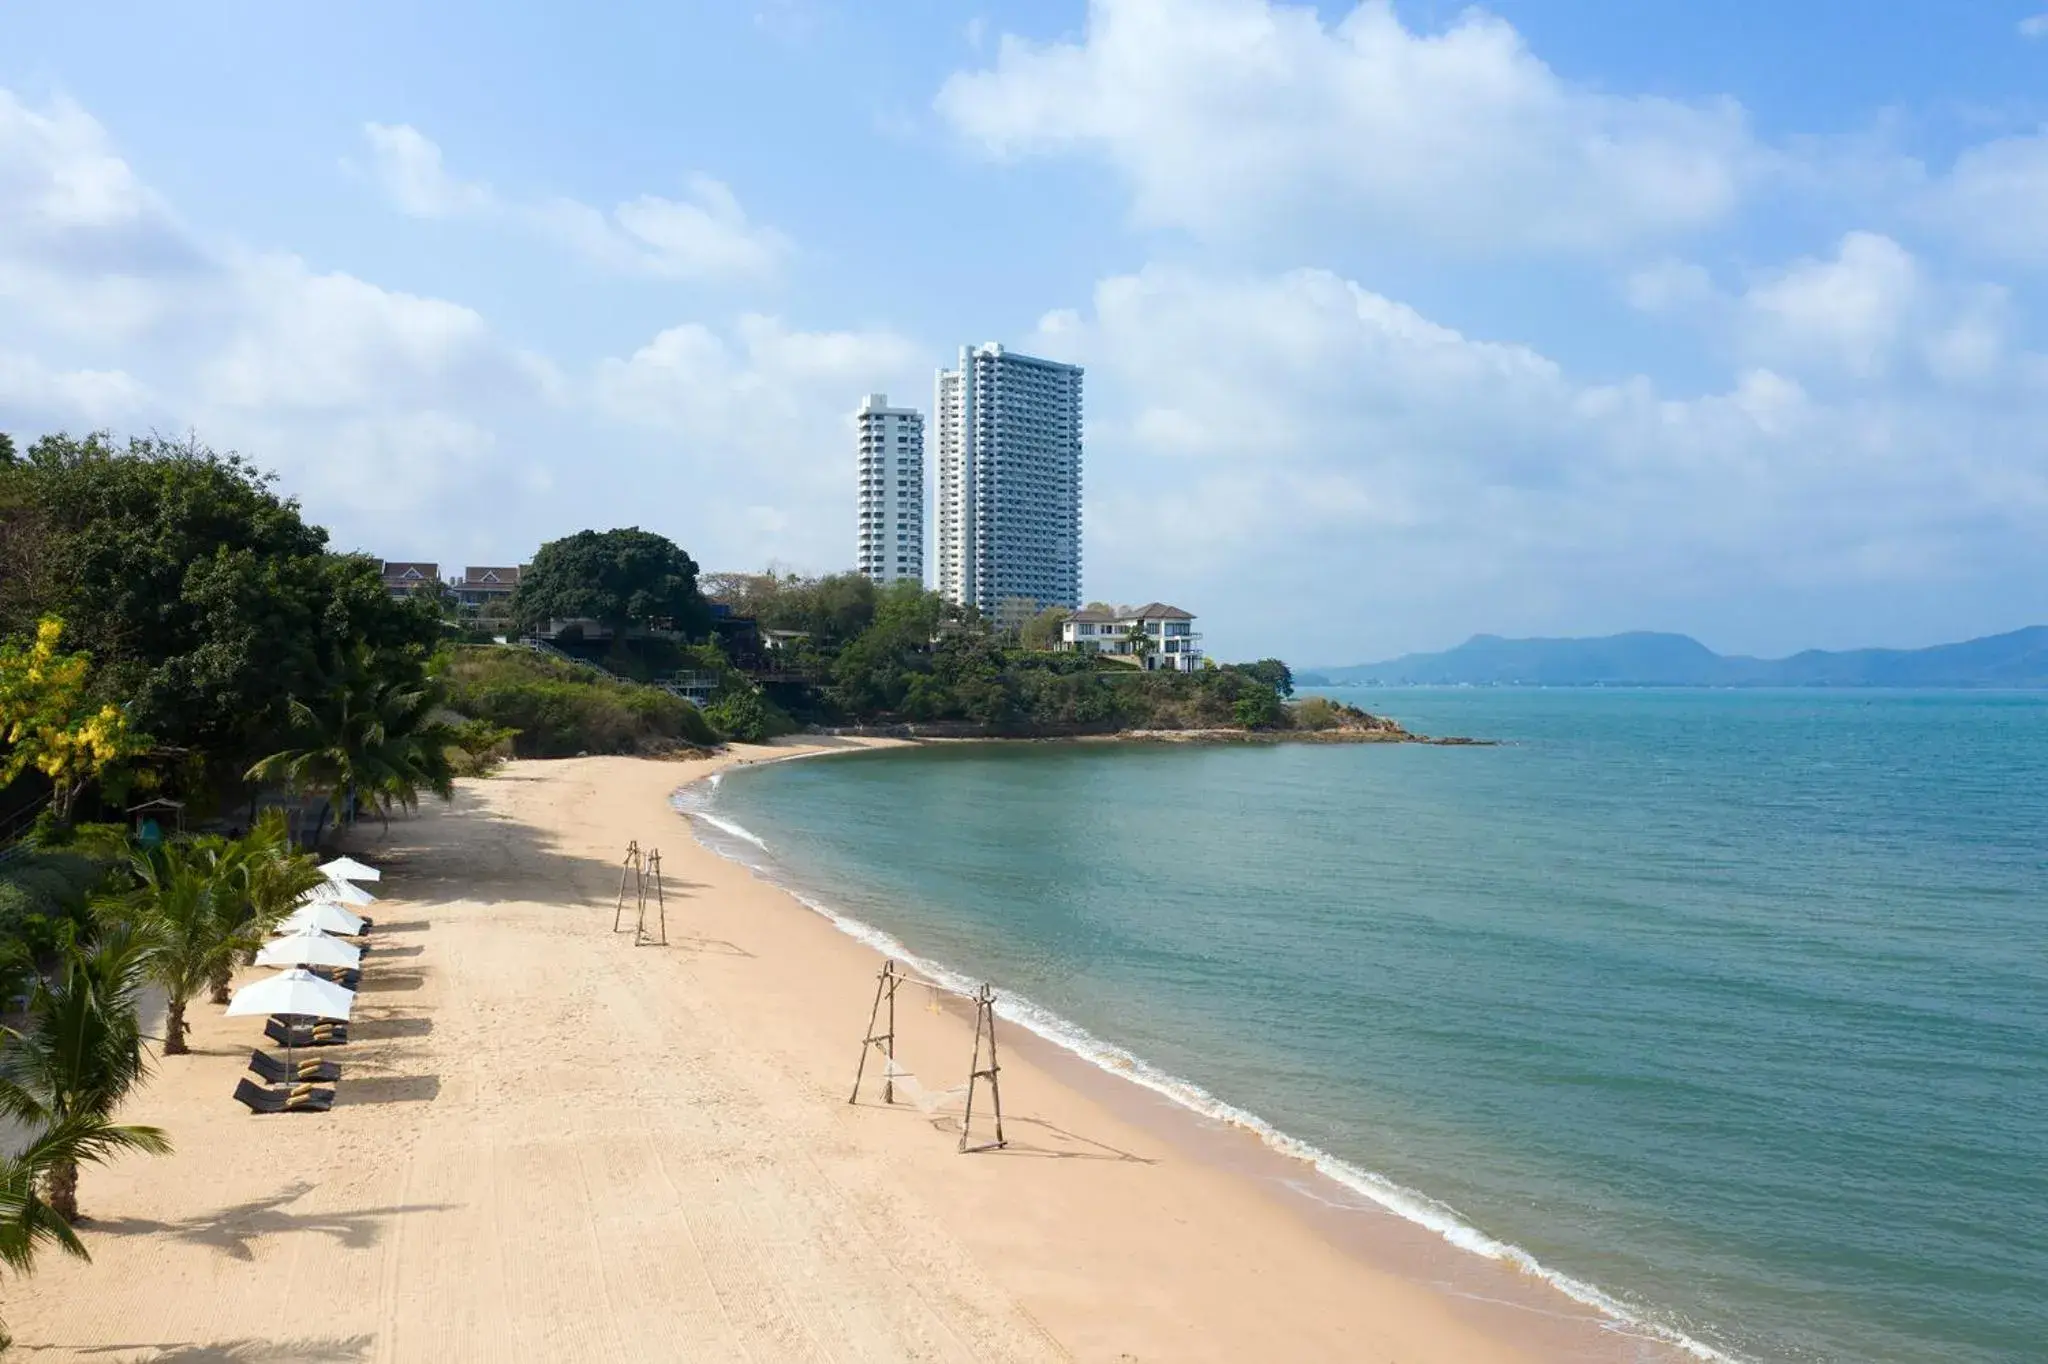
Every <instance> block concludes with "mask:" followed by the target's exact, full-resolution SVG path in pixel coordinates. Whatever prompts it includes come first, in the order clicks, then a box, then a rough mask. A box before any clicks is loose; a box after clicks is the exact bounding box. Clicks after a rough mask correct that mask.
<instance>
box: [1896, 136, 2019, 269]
mask: <svg viewBox="0 0 2048 1364" xmlns="http://www.w3.org/2000/svg"><path fill="white" fill-rule="evenodd" d="M1924 212H1925V213H1926V214H1927V215H1928V216H1929V217H1931V218H1932V219H1933V220H1934V221H1936V222H1938V223H1940V224H1941V225H1943V226H1945V227H1946V228H1948V229H1949V230H1950V231H1951V232H1953V233H1954V234H1955V235H1956V236H1958V237H1960V238H1961V239H1962V240H1963V241H1964V242H1966V243H1968V244H1969V245H1971V246H1973V247H1975V248H1976V249H1977V250H1979V251H1981V252H1983V253H1985V254H1987V255H1990V256H1996V257H2000V258H2003V259H2007V260H2013V261H2019V262H2023V263H2026V264H2030V265H2048V128H2044V129H2042V130H2040V131H2037V132H2034V133H2030V134H2026V135H2023V136H2018V137H2005V138H1999V139H1997V140H1996V141H1992V142H1986V143H1984V144H1982V145H1981V146H1976V147H1972V148H1970V149H1969V150H1967V151H1965V152H1964V153H1963V154H1962V155H1961V156H1959V157H1957V158H1956V163H1955V165H1954V167H1953V168H1952V169H1951V170H1950V171H1949V173H1948V174H1947V175H1946V176H1943V177H1941V178H1940V179H1939V180H1937V181H1935V182H1934V184H1933V185H1932V186H1931V187H1930V189H1929V192H1928V194H1927V197H1926V201H1925V206H1924Z"/></svg>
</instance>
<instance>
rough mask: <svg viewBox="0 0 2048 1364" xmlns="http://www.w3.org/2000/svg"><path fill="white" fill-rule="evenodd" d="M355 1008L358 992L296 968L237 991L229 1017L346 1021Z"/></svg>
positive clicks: (230, 1001) (229, 1008) (230, 1007)
mask: <svg viewBox="0 0 2048 1364" xmlns="http://www.w3.org/2000/svg"><path fill="white" fill-rule="evenodd" d="M355 1004H356V996H355V991H353V990H344V989H343V988H342V987H341V986H339V985H336V984H335V983H334V982H333V981H331V980H322V979H320V977H318V976H316V975H314V974H313V973H312V972H311V971H302V970H299V969H298V968H297V967H294V968H292V969H291V970H289V971H283V972H280V973H278V974H277V975H274V976H271V977H270V978H269V979H267V980H259V981H256V982H255V983H253V984H250V985H244V986H243V987H242V988H241V989H239V990H237V991H235V997H234V998H233V999H231V1000H229V1001H228V1013H229V1014H230V1015H231V1016H232V1015H239V1014H302V1015H304V1016H305V1017H308V1018H341V1019H346V1018H347V1017H348V1013H349V1010H350V1009H353V1008H354V1007H355Z"/></svg>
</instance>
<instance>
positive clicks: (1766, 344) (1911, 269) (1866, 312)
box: [1743, 232, 1925, 378]
mask: <svg viewBox="0 0 2048 1364" xmlns="http://www.w3.org/2000/svg"><path fill="white" fill-rule="evenodd" d="M1924 289H1925V284H1924V281H1923V280H1922V278H1921V272H1920V267H1919V264H1918V262H1916V261H1915V260H1914V259H1913V257H1912V255H1911V254H1910V253H1909V252H1908V251H1907V250H1906V249H1905V248H1904V247H1902V246H1900V245H1899V244H1898V243H1897V242H1895V241H1893V240H1892V239H1891V238H1889V237H1885V236H1880V235H1878V234H1877V233H1873V232H1851V233H1849V234H1848V235H1847V236H1845V237H1843V238H1842V241H1841V244H1840V246H1839V247H1838V248H1837V250H1836V252H1835V255H1834V256H1833V258H1831V259H1828V260H1802V261H1799V262H1797V263H1796V264H1794V265H1793V266H1791V267H1790V268H1789V269H1786V270H1784V271H1783V272H1782V273H1780V274H1778V275H1776V276H1775V277H1774V278H1770V279H1767V280H1764V281H1761V282H1759V283H1758V284H1757V285H1755V286H1754V287H1753V288H1751V289H1750V291H1749V293H1748V294H1747V295H1746V296H1745V297H1744V299H1743V308H1744V325H1745V328H1746V329H1747V332H1748V338H1749V343H1750V345H1751V346H1752V347H1753V348H1754V349H1755V350H1756V351H1758V352H1760V353H1763V354H1766V355H1770V356H1774V357H1777V358H1779V359H1780V360H1781V361H1782V362H1788V363H1795V364H1796V363H1801V362H1804V361H1807V360H1818V361H1821V362H1823V363H1826V364H1832V365H1836V366H1839V367H1840V368H1842V369H1843V370H1846V371H1847V372H1848V373H1850V374H1853V375H1856V376H1858V377H1861V378H1869V377H1873V376H1875V375H1878V374H1881V373H1882V372H1883V371H1884V370H1885V368H1886V366H1887V365H1888V364H1889V363H1890V360H1891V356H1892V353H1893V351H1894V349H1895V348H1896V346H1897V345H1898V343H1899V340H1900V337H1901V334H1902V332H1903V331H1904V329H1905V326H1906V322H1907V319H1908V318H1909V317H1910V316H1911V315H1912V314H1913V313H1914V312H1915V311H1916V310H1917V309H1918V308H1919V306H1920V304H1921V302H1922V300H1923V297H1924Z"/></svg>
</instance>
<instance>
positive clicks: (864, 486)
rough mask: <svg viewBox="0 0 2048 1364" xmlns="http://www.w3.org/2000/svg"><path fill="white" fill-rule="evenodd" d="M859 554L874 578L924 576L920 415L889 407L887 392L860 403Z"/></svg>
mask: <svg viewBox="0 0 2048 1364" xmlns="http://www.w3.org/2000/svg"><path fill="white" fill-rule="evenodd" d="M858 420H859V426H860V465H859V468H860V554H859V558H858V559H857V560H856V567H858V568H859V570H860V571H861V572H862V573H863V574H865V575H866V576H867V577H869V578H872V579H874V580H875V581H876V582H878V583H883V584H887V583H893V582H896V581H898V580H899V579H902V578H908V579H910V580H911V581H912V582H920V583H921V582H923V581H924V414H923V413H922V412H919V411H918V410H917V409H916V408H910V407H891V406H889V395H888V394H886V393H870V394H868V396H867V401H865V402H863V403H862V404H861V405H860V416H859V419H858Z"/></svg>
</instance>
